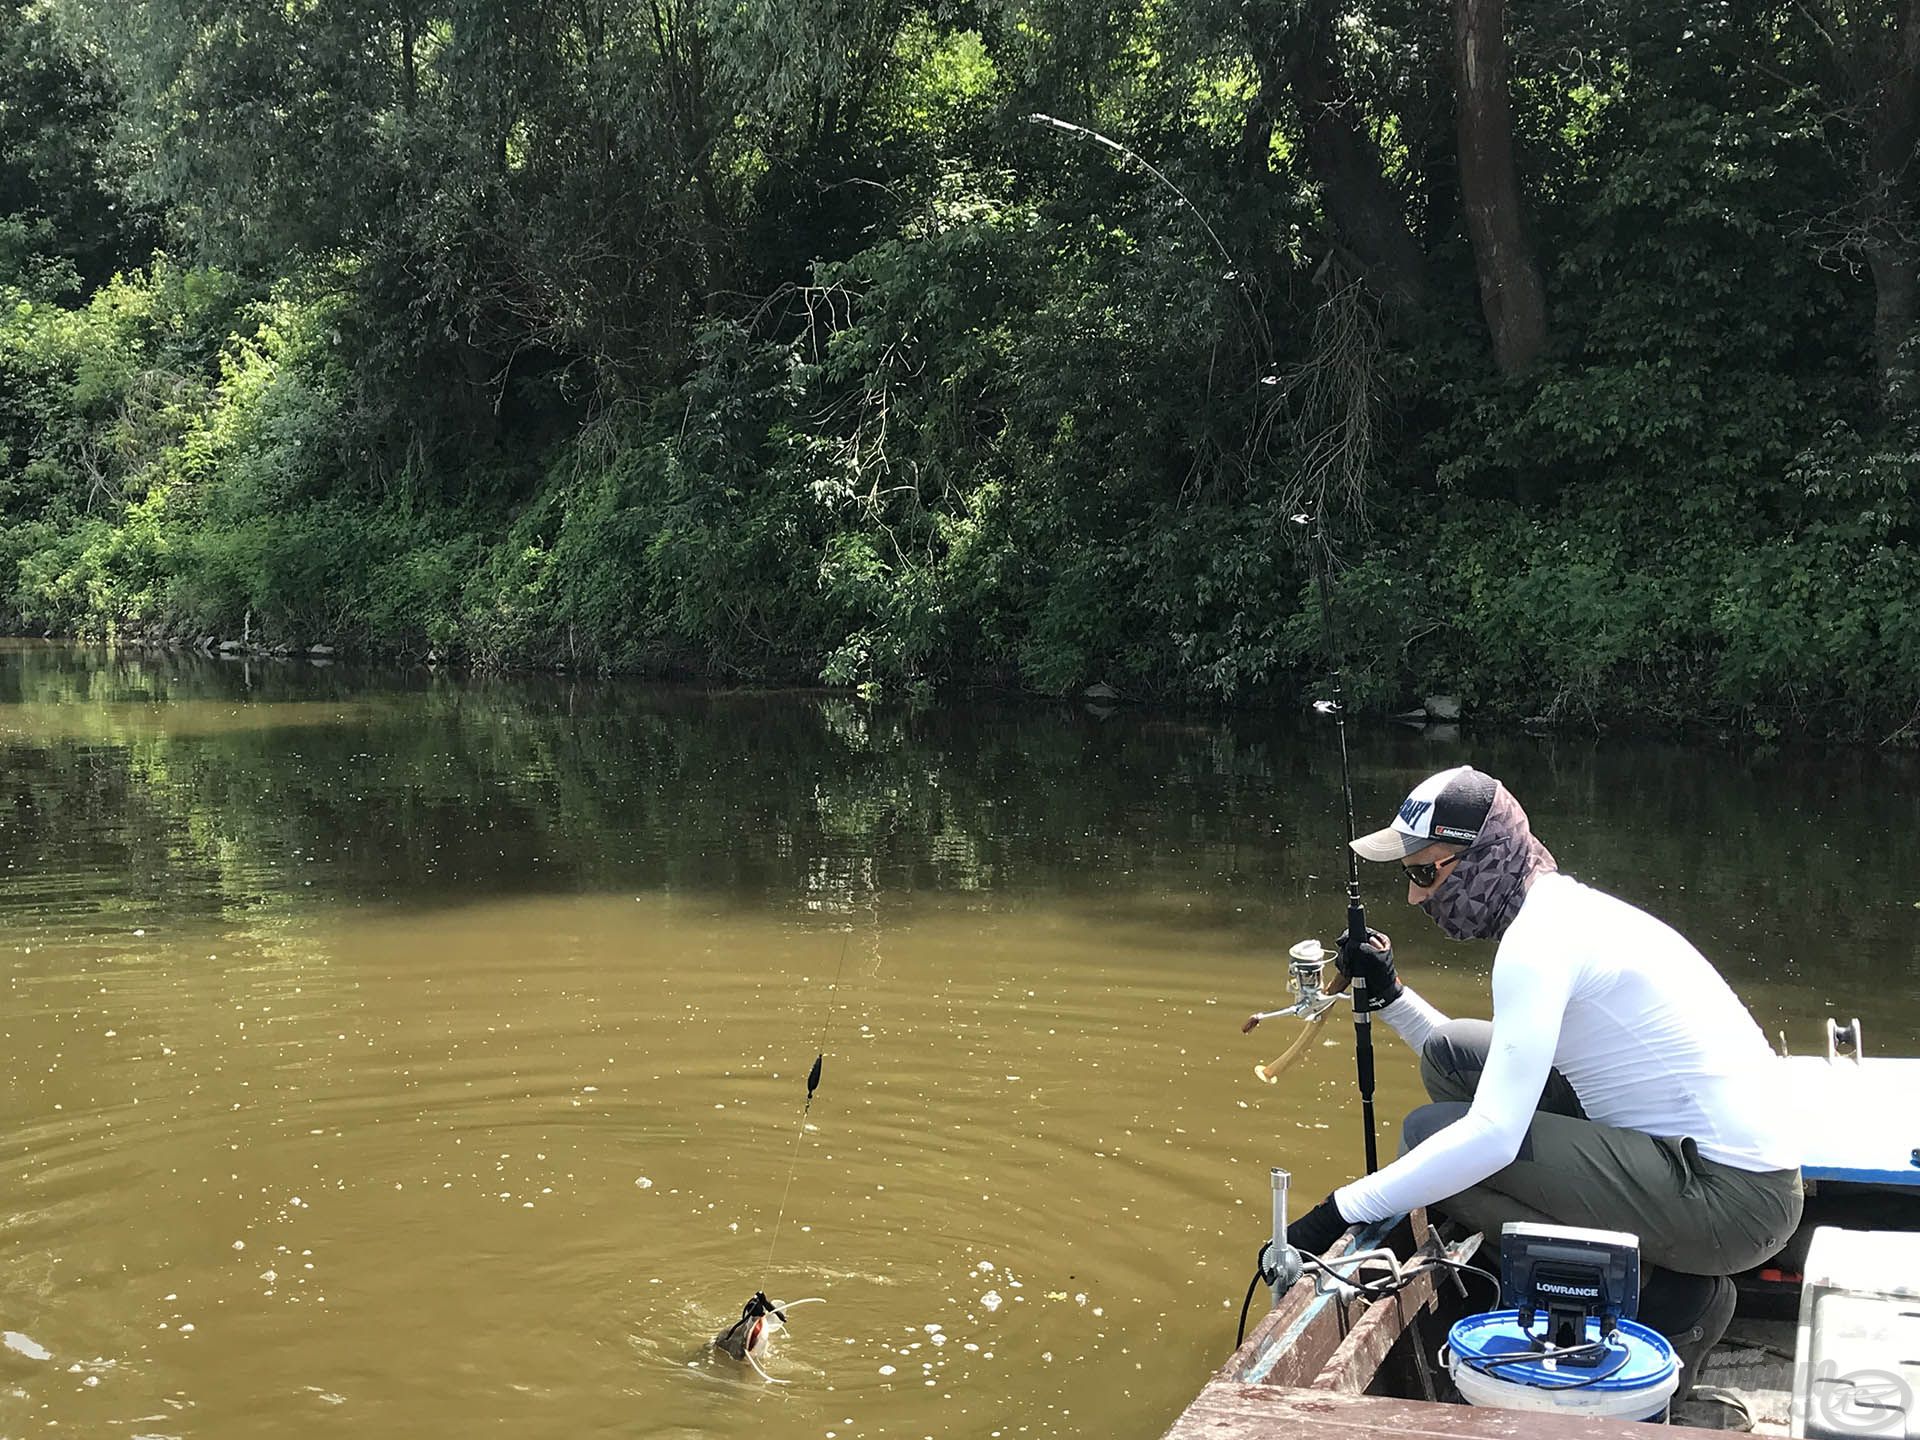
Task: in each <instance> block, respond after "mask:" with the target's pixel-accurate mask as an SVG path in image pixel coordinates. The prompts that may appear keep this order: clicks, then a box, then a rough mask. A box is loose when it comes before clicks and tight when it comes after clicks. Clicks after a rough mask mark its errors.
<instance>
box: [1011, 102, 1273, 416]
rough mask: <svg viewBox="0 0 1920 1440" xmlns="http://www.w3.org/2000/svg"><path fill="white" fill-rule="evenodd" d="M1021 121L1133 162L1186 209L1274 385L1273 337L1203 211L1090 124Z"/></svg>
mask: <svg viewBox="0 0 1920 1440" xmlns="http://www.w3.org/2000/svg"><path fill="white" fill-rule="evenodd" d="M1025 119H1026V122H1027V123H1028V124H1029V125H1039V126H1043V127H1045V128H1046V129H1049V130H1054V131H1058V132H1059V133H1060V134H1062V135H1070V136H1072V137H1073V138H1074V139H1076V140H1091V141H1093V143H1094V144H1096V145H1100V146H1104V147H1105V148H1106V149H1108V150H1111V151H1112V152H1113V153H1114V154H1116V155H1118V156H1119V157H1120V158H1121V159H1123V160H1131V161H1133V162H1134V163H1135V164H1136V165H1138V166H1139V167H1140V168H1141V169H1142V170H1145V171H1146V172H1147V173H1148V174H1149V175H1151V176H1152V177H1153V178H1154V179H1156V180H1158V181H1159V182H1160V183H1161V184H1162V185H1164V186H1166V187H1167V189H1168V190H1169V191H1170V192H1172V194H1173V198H1174V199H1176V200H1178V201H1179V202H1180V203H1181V204H1182V205H1184V206H1186V208H1187V213H1188V214H1190V215H1192V216H1193V218H1194V219H1196V220H1198V221H1199V222H1200V227H1201V228H1202V229H1203V230H1205V231H1206V232H1207V238H1208V239H1209V240H1211V241H1213V248H1214V249H1215V250H1217V251H1219V252H1220V258H1221V259H1222V260H1224V261H1226V262H1227V279H1229V280H1231V281H1233V283H1234V286H1235V288H1236V289H1238V290H1239V292H1240V298H1241V300H1242V301H1244V302H1245V304H1246V307H1247V321H1246V322H1245V323H1246V324H1247V328H1248V330H1249V331H1250V332H1251V333H1252V336H1253V341H1254V344H1255V345H1256V346H1258V347H1259V351H1260V369H1261V371H1262V375H1261V383H1262V384H1268V385H1271V384H1276V383H1278V380H1277V377H1276V376H1274V375H1272V374H1271V373H1270V372H1271V370H1272V366H1271V364H1270V363H1269V362H1270V360H1271V357H1272V355H1273V336H1272V334H1271V333H1270V332H1269V331H1268V329H1267V321H1266V316H1265V314H1264V313H1263V312H1262V311H1261V309H1260V305H1259V303H1258V302H1257V301H1256V300H1255V299H1254V298H1253V291H1252V290H1250V289H1249V288H1248V287H1247V277H1246V270H1245V268H1244V267H1243V266H1242V265H1241V264H1240V263H1239V261H1237V260H1235V259H1234V258H1233V252H1232V251H1230V250H1228V249H1227V247H1226V244H1225V242H1223V241H1222V240H1221V239H1220V234H1219V232H1218V231H1217V230H1215V229H1214V228H1213V224H1212V222H1211V221H1209V220H1208V219H1207V217H1206V212H1204V211H1203V210H1201V208H1200V207H1199V206H1198V205H1196V204H1194V203H1193V201H1192V200H1191V199H1189V198H1188V196H1187V192H1186V191H1184V190H1182V189H1181V188H1180V187H1179V186H1178V185H1176V184H1174V183H1173V181H1172V180H1170V179H1168V178H1167V176H1166V174H1165V173H1164V172H1163V171H1162V170H1161V169H1160V168H1159V167H1158V166H1157V165H1155V164H1154V163H1153V162H1152V161H1151V160H1149V159H1147V158H1146V156H1144V155H1142V154H1140V153H1139V151H1137V150H1130V149H1128V148H1127V147H1126V146H1125V145H1122V144H1121V143H1120V142H1119V141H1118V140H1115V139H1113V138H1112V137H1111V136H1108V135H1103V134H1101V133H1100V132H1099V131H1098V130H1095V129H1094V128H1093V127H1092V126H1091V125H1076V124H1074V123H1073V122H1072V121H1071V120H1062V119H1059V118H1058V117H1057V116H1053V115H1047V114H1044V113H1042V112H1041V111H1038V110H1036V111H1034V112H1033V113H1032V114H1030V115H1028V116H1026V117H1025Z"/></svg>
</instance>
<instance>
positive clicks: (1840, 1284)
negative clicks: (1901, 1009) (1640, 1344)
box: [1166, 1019, 1920, 1440]
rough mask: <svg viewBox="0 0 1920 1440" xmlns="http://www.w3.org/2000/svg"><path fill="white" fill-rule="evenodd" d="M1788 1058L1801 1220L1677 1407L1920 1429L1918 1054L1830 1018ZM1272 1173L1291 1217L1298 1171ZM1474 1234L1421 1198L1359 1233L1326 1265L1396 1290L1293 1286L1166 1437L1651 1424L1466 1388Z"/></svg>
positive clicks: (1676, 1424) (1540, 1433) (1682, 1429)
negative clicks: (1801, 1150) (1453, 1341)
mask: <svg viewBox="0 0 1920 1440" xmlns="http://www.w3.org/2000/svg"><path fill="white" fill-rule="evenodd" d="M1780 1063H1782V1064H1783V1065H1786V1066H1788V1067H1789V1069H1790V1072H1791V1076H1792V1086H1791V1088H1792V1092H1793V1094H1794V1096H1795V1098H1796V1102H1797V1103H1798V1104H1799V1105H1800V1106H1801V1107H1802V1109H1803V1112H1804V1114H1805V1116H1806V1117H1807V1119H1808V1121H1809V1122H1816V1121H1817V1123H1809V1124H1808V1125H1807V1127H1806V1134H1807V1146H1806V1152H1805V1153H1806V1159H1805V1161H1804V1163H1803V1164H1802V1167H1801V1173H1802V1176H1803V1177H1804V1179H1805V1182H1806V1189H1807V1200H1806V1210H1805V1214H1804V1217H1803V1219H1802V1221H1801V1225H1800V1228H1799V1229H1798V1230H1797V1231H1796V1232H1795V1234H1794V1236H1793V1237H1792V1238H1791V1239H1790V1240H1789V1241H1788V1243H1787V1244H1786V1245H1785V1246H1784V1247H1783V1248H1782V1249H1781V1251H1780V1253H1779V1254H1777V1255H1775V1256H1773V1257H1771V1258H1770V1259H1769V1260H1767V1261H1766V1262H1765V1263H1764V1264H1762V1265H1760V1266H1758V1267H1756V1268H1755V1269H1754V1270H1752V1271H1748V1272H1746V1273H1744V1274H1742V1275H1738V1276H1736V1277H1734V1278H1735V1281H1736V1284H1737V1288H1738V1292H1739V1299H1738V1304H1737V1308H1736V1310H1735V1314H1734V1319H1733V1323H1732V1324H1731V1325H1729V1327H1728V1330H1727V1334H1726V1336H1725V1337H1724V1338H1723V1339H1722V1340H1721V1342H1720V1344H1719V1345H1718V1346H1716V1347H1715V1349H1714V1351H1713V1354H1712V1355H1711V1356H1710V1357H1709V1358H1708V1360H1707V1362H1706V1363H1705V1365H1704V1366H1703V1367H1702V1371H1701V1374H1700V1376H1699V1377H1698V1378H1697V1380H1696V1383H1695V1385H1694V1387H1693V1395H1692V1397H1691V1398H1690V1399H1688V1400H1687V1401H1686V1402H1684V1403H1683V1404H1682V1405H1680V1406H1678V1407H1675V1412H1676V1413H1674V1414H1673V1415H1672V1416H1670V1417H1667V1416H1665V1407H1664V1403H1663V1404H1662V1406H1661V1415H1662V1417H1664V1418H1668V1419H1669V1420H1670V1431H1671V1432H1672V1433H1678V1434H1683V1435H1694V1436H1704V1435H1708V1434H1716V1433H1717V1434H1725V1433H1726V1432H1728V1431H1729V1430H1744V1431H1748V1432H1751V1433H1754V1434H1763V1435H1789V1434H1791V1435H1806V1436H1852V1435H1858V1436H1892V1437H1908V1436H1915V1435H1920V1122H1916V1121H1913V1119H1912V1116H1913V1109H1912V1099H1913V1097H1914V1096H1915V1095H1920V1059H1909V1058H1898V1057H1873V1058H1870V1057H1868V1056H1867V1055H1866V1054H1865V1045H1864V1040H1863V1037H1862V1033H1861V1027H1860V1022H1859V1021H1858V1020H1857V1019H1856V1020H1853V1021H1851V1022H1849V1023H1847V1024H1840V1023H1837V1022H1835V1021H1832V1020H1829V1021H1828V1022H1827V1043H1826V1053H1825V1054H1824V1055H1806V1056H1783V1057H1782V1059H1781V1062H1780ZM1273 1173H1274V1175H1275V1177H1276V1178H1275V1185H1276V1191H1277V1192H1279V1193H1278V1194H1277V1198H1276V1205H1275V1208H1276V1211H1277V1212H1279V1213H1278V1214H1277V1215H1276V1228H1281V1229H1283V1228H1284V1204H1285V1200H1284V1183H1285V1182H1284V1175H1285V1172H1284V1171H1275V1172H1273ZM1564 1233H1568V1234H1588V1235H1591V1234H1594V1233H1597V1232H1564ZM1621 1238H1622V1239H1624V1240H1629V1241H1630V1240H1631V1239H1632V1237H1621ZM1476 1241H1477V1237H1457V1236H1454V1237H1450V1236H1448V1235H1446V1234H1445V1233H1444V1230H1443V1229H1442V1228H1438V1227H1435V1226H1433V1225H1430V1223H1429V1220H1428V1217H1427V1215H1426V1214H1425V1213H1424V1212H1422V1211H1415V1212H1414V1213H1412V1214H1410V1215H1405V1216H1400V1217H1398V1218H1396V1219H1392V1220H1388V1221H1383V1222H1379V1223H1377V1224H1371V1225H1365V1226H1359V1225H1356V1226H1354V1227H1352V1228H1350V1229H1349V1230H1348V1232H1347V1234H1346V1235H1345V1236H1344V1237H1343V1238H1342V1239H1341V1240H1340V1241H1339V1242H1338V1243H1337V1244H1336V1245H1335V1246H1334V1247H1333V1248H1332V1249H1331V1250H1329V1251H1328V1252H1327V1257H1326V1258H1327V1260H1328V1261H1329V1262H1330V1263H1331V1264H1332V1266H1333V1268H1334V1269H1335V1270H1336V1271H1344V1272H1345V1273H1347V1274H1349V1275H1350V1276H1352V1277H1354V1278H1356V1279H1359V1278H1361V1277H1362V1276H1363V1275H1364V1274H1366V1273H1368V1272H1367V1269H1366V1267H1367V1266H1369V1265H1370V1266H1371V1267H1372V1273H1374V1274H1376V1275H1378V1274H1382V1273H1387V1274H1391V1275H1393V1276H1394V1277H1395V1283H1394V1284H1393V1285H1392V1286H1384V1285H1381V1284H1379V1283H1378V1282H1376V1283H1375V1284H1373V1285H1370V1286H1369V1288H1370V1289H1373V1288H1379V1289H1385V1290H1386V1291H1387V1293H1382V1294H1378V1295H1377V1296H1374V1297H1369V1296H1367V1295H1364V1294H1359V1293H1356V1291H1355V1289H1354V1287H1352V1286H1350V1285H1339V1284H1337V1283H1335V1282H1334V1281H1332V1280H1330V1279H1327V1278H1325V1277H1324V1276H1322V1275H1319V1274H1316V1273H1315V1271H1314V1270H1312V1269H1311V1268H1310V1269H1308V1270H1307V1271H1306V1272H1305V1273H1303V1274H1301V1275H1300V1276H1299V1278H1297V1279H1295V1280H1293V1281H1292V1283H1291V1284H1285V1285H1280V1284H1276V1286H1275V1290H1276V1292H1277V1293H1275V1294H1274V1296H1273V1304H1272V1308H1271V1309H1270V1310H1269V1311H1268V1312H1267V1314H1266V1315H1265V1316H1264V1317H1263V1318H1262V1319H1261V1320H1260V1321H1259V1322H1258V1324H1256V1325H1255V1326H1254V1328H1253V1330H1252V1331H1251V1333H1249V1334H1248V1335H1247V1336H1246V1338H1245V1340H1244V1342H1243V1343H1242V1344H1240V1345H1239V1347H1238V1348H1237V1349H1236V1350H1235V1351H1234V1352H1233V1354H1232V1356H1231V1357H1230V1358H1229V1359H1228V1360H1227V1362H1226V1363H1225V1364H1224V1365H1223V1366H1221V1367H1220V1369H1219V1370H1218V1371H1217V1372H1215V1374H1214V1375H1213V1376H1212V1377H1211V1378H1210V1379H1209V1380H1208V1381H1207V1383H1206V1385H1205V1386H1204V1387H1203V1388H1202V1389H1201V1391H1200V1393H1199V1394H1198V1395H1197V1396H1196V1397H1195V1398H1194V1400H1193V1401H1192V1403H1191V1404H1190V1405H1188V1407H1187V1408H1186V1410H1185V1411H1183V1412H1182V1413H1181V1415H1180V1416H1179V1418H1178V1419H1176V1420H1175V1421H1174V1423H1173V1425H1172V1427H1171V1428H1170V1429H1168V1430H1167V1431H1166V1440H1256V1437H1258V1440H1306V1437H1309V1436H1312V1437H1317V1440H1327V1437H1334V1436H1337V1437H1342V1440H1370V1437H1374V1436H1379V1437H1386V1436H1388V1435H1393V1436H1404V1435H1419V1436H1436V1437H1441V1436H1444V1437H1460V1440H1495V1437H1498V1440H1515V1437H1526V1440H1607V1437H1616V1440H1628V1437H1631V1436H1633V1435H1635V1434H1644V1433H1645V1432H1644V1431H1638V1430H1636V1429H1634V1428H1631V1427H1633V1426H1634V1425H1635V1424H1636V1423H1637V1420H1636V1419H1628V1418H1613V1417H1607V1416H1601V1415H1596V1414H1590V1413H1575V1412H1573V1411H1571V1410H1567V1411H1560V1410H1556V1409H1554V1408H1552V1407H1551V1406H1549V1407H1548V1408H1545V1409H1533V1408H1529V1409H1526V1410H1524V1411H1523V1410H1520V1409H1514V1408H1496V1407H1495V1406H1493V1405H1488V1404H1469V1403H1466V1401H1465V1400H1464V1399H1463V1397H1462V1394H1461V1386H1460V1384H1458V1383H1456V1380H1455V1376H1454V1374H1453V1373H1450V1370H1449V1367H1448V1365H1447V1363H1446V1350H1445V1348H1444V1347H1445V1346H1446V1343H1447V1342H1448V1341H1449V1340H1450V1338H1452V1337H1453V1336H1454V1335H1455V1333H1456V1332H1455V1331H1454V1327H1455V1326H1456V1324H1458V1323H1459V1322H1462V1321H1463V1320H1467V1319H1468V1317H1471V1316H1474V1315H1476V1314H1480V1313H1482V1312H1485V1311H1487V1310H1488V1309H1489V1308H1490V1301H1491V1300H1492V1294H1491V1289H1490V1287H1481V1286H1476V1285H1473V1284H1469V1283H1468V1282H1469V1279H1471V1278H1473V1277H1468V1276H1466V1275H1465V1274H1464V1273H1463V1272H1462V1271H1461V1270H1460V1269H1459V1268H1458V1265H1459V1264H1460V1262H1461V1261H1462V1260H1463V1259H1465V1258H1466V1257H1467V1256H1469V1255H1470V1253H1471V1250H1472V1247H1473V1245H1474V1243H1476ZM1263 1253H1269V1252H1263ZM1270 1253H1280V1252H1277V1251H1275V1252H1270ZM1369 1254H1371V1255H1372V1256H1374V1257H1375V1258H1374V1259H1373V1260H1371V1261H1366V1260H1360V1259H1357V1258H1356V1257H1361V1256H1364V1255H1369ZM1389 1257H1391V1258H1389ZM1636 1263H1637V1261H1636ZM1487 1278H1491V1277H1490V1276H1488V1277H1487ZM1512 1298H1513V1297H1512V1296H1511V1295H1508V1296H1506V1297H1505V1299H1503V1300H1502V1301H1501V1302H1499V1303H1507V1301H1510V1300H1512ZM1649 1333H1650V1332H1649ZM1661 1343H1664V1342H1661ZM1463 1378H1464V1377H1463ZM1476 1383H1478V1382H1476ZM1669 1388H1671V1387H1670V1386H1669ZM1640 1418H1653V1417H1651V1416H1646V1417H1640Z"/></svg>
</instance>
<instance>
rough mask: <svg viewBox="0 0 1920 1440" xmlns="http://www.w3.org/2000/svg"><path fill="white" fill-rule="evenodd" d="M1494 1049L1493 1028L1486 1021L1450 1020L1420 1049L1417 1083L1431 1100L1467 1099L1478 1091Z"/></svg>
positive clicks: (1430, 1036) (1436, 1030) (1439, 1027)
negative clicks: (1425, 1090) (1424, 1087)
mask: <svg viewBox="0 0 1920 1440" xmlns="http://www.w3.org/2000/svg"><path fill="white" fill-rule="evenodd" d="M1492 1048H1493V1026H1492V1025H1491V1024H1489V1023H1488V1022H1487V1021H1485V1020H1449V1021H1447V1023H1446V1024H1444V1025H1441V1026H1438V1027H1436V1028H1435V1030H1434V1032H1433V1033H1432V1034H1431V1035H1429V1036H1428V1037H1427V1041H1426V1043H1425V1044H1424V1045H1422V1046H1421V1047H1420V1081H1421V1083H1422V1084H1423V1085H1425V1086H1426V1087H1427V1094H1428V1095H1429V1096H1430V1097H1431V1098H1433V1099H1434V1100H1440V1101H1451V1100H1470V1099H1472V1098H1473V1094H1474V1092H1475V1091H1476V1090H1478V1089H1479V1088H1480V1072H1481V1071H1483V1070H1485V1069H1486V1068H1487V1055H1488V1053H1489V1052H1490V1051H1491V1050H1492Z"/></svg>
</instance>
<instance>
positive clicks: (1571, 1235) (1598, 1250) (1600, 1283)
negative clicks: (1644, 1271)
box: [1500, 1221, 1640, 1365]
mask: <svg viewBox="0 0 1920 1440" xmlns="http://www.w3.org/2000/svg"><path fill="white" fill-rule="evenodd" d="M1500 1297H1501V1303H1502V1304H1503V1305H1507V1306H1511V1307H1512V1308H1513V1309H1515V1310H1517V1311H1518V1312H1519V1314H1518V1316H1517V1319H1518V1320H1519V1324H1520V1328H1521V1329H1522V1330H1524V1331H1526V1332H1527V1333H1528V1335H1529V1336H1530V1337H1531V1338H1532V1341H1533V1348H1534V1349H1536V1350H1546V1349H1548V1348H1549V1347H1551V1348H1553V1349H1554V1350H1575V1351H1576V1355H1579V1347H1582V1346H1583V1345H1584V1343H1585V1341H1586V1338H1587V1322H1588V1321H1589V1320H1595V1321H1598V1322H1599V1326H1600V1336H1601V1339H1603V1340H1604V1339H1605V1338H1606V1337H1607V1336H1609V1335H1611V1334H1612V1333H1613V1332H1614V1329H1615V1328H1616V1327H1617V1326H1618V1324H1619V1322H1620V1321H1622V1320H1631V1319H1632V1318H1633V1316H1634V1312H1635V1311H1636V1310H1638V1309H1639V1306H1640V1237H1639V1236H1637V1235H1629V1234H1627V1233H1626V1232H1625V1231H1621V1230H1582V1229H1577V1228H1575V1227H1573V1226H1567V1225H1533V1224H1528V1223H1525V1222H1523V1221H1513V1222H1511V1223H1509V1224H1507V1225H1503V1226H1502V1227H1501V1228H1500ZM1542 1314H1544V1315H1545V1317H1546V1322H1547V1323H1546V1329H1545V1330H1544V1331H1542V1332H1539V1333H1535V1332H1534V1329H1533V1325H1534V1321H1535V1319H1537V1318H1538V1317H1539V1316H1541V1315H1542ZM1603 1351H1604V1347H1594V1348H1593V1349H1592V1351H1591V1352H1587V1353H1586V1354H1584V1355H1580V1356H1579V1358H1576V1356H1568V1357H1567V1359H1566V1360H1565V1362H1564V1363H1566V1364H1569V1365H1578V1364H1586V1365H1597V1364H1599V1363H1600V1360H1601V1358H1602V1354H1603Z"/></svg>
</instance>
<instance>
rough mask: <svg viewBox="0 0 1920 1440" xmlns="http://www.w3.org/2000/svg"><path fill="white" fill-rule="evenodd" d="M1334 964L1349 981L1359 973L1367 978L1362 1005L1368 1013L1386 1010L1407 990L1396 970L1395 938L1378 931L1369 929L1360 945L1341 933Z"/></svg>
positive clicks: (1359, 975)
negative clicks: (1392, 939) (1393, 939)
mask: <svg viewBox="0 0 1920 1440" xmlns="http://www.w3.org/2000/svg"><path fill="white" fill-rule="evenodd" d="M1333 963H1334V965H1335V966H1336V967H1337V968H1338V969H1339V971H1340V973H1341V975H1342V976H1344V977H1346V979H1347V980H1349V981H1351V980H1353V979H1354V977H1356V976H1358V977H1359V978H1360V979H1362V980H1364V981H1366V984H1367V995H1366V1000H1365V1002H1364V1003H1363V1004H1362V1005H1361V1007H1360V1008H1361V1009H1362V1010H1365V1011H1366V1012H1367V1013H1369V1014H1371V1013H1372V1012H1373V1011H1375V1010H1384V1009H1386V1008H1387V1006H1389V1005H1391V1004H1392V1003H1393V1002H1394V1001H1396V1000H1398V999H1399V998H1400V993H1401V991H1403V990H1405V989H1406V987H1405V986H1404V985H1402V984H1401V983H1400V977H1399V976H1398V975H1396V974H1394V973H1393V941H1391V940H1389V939H1388V938H1387V937H1386V936H1385V935H1383V934H1382V933H1381V932H1380V931H1378V930H1369V931H1367V938H1366V940H1365V941H1363V942H1361V943H1360V944H1355V943H1354V942H1353V941H1351V940H1349V939H1348V938H1347V937H1346V936H1345V935H1342V936H1341V937H1340V944H1339V948H1338V949H1336V950H1335V951H1334V956H1333Z"/></svg>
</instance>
